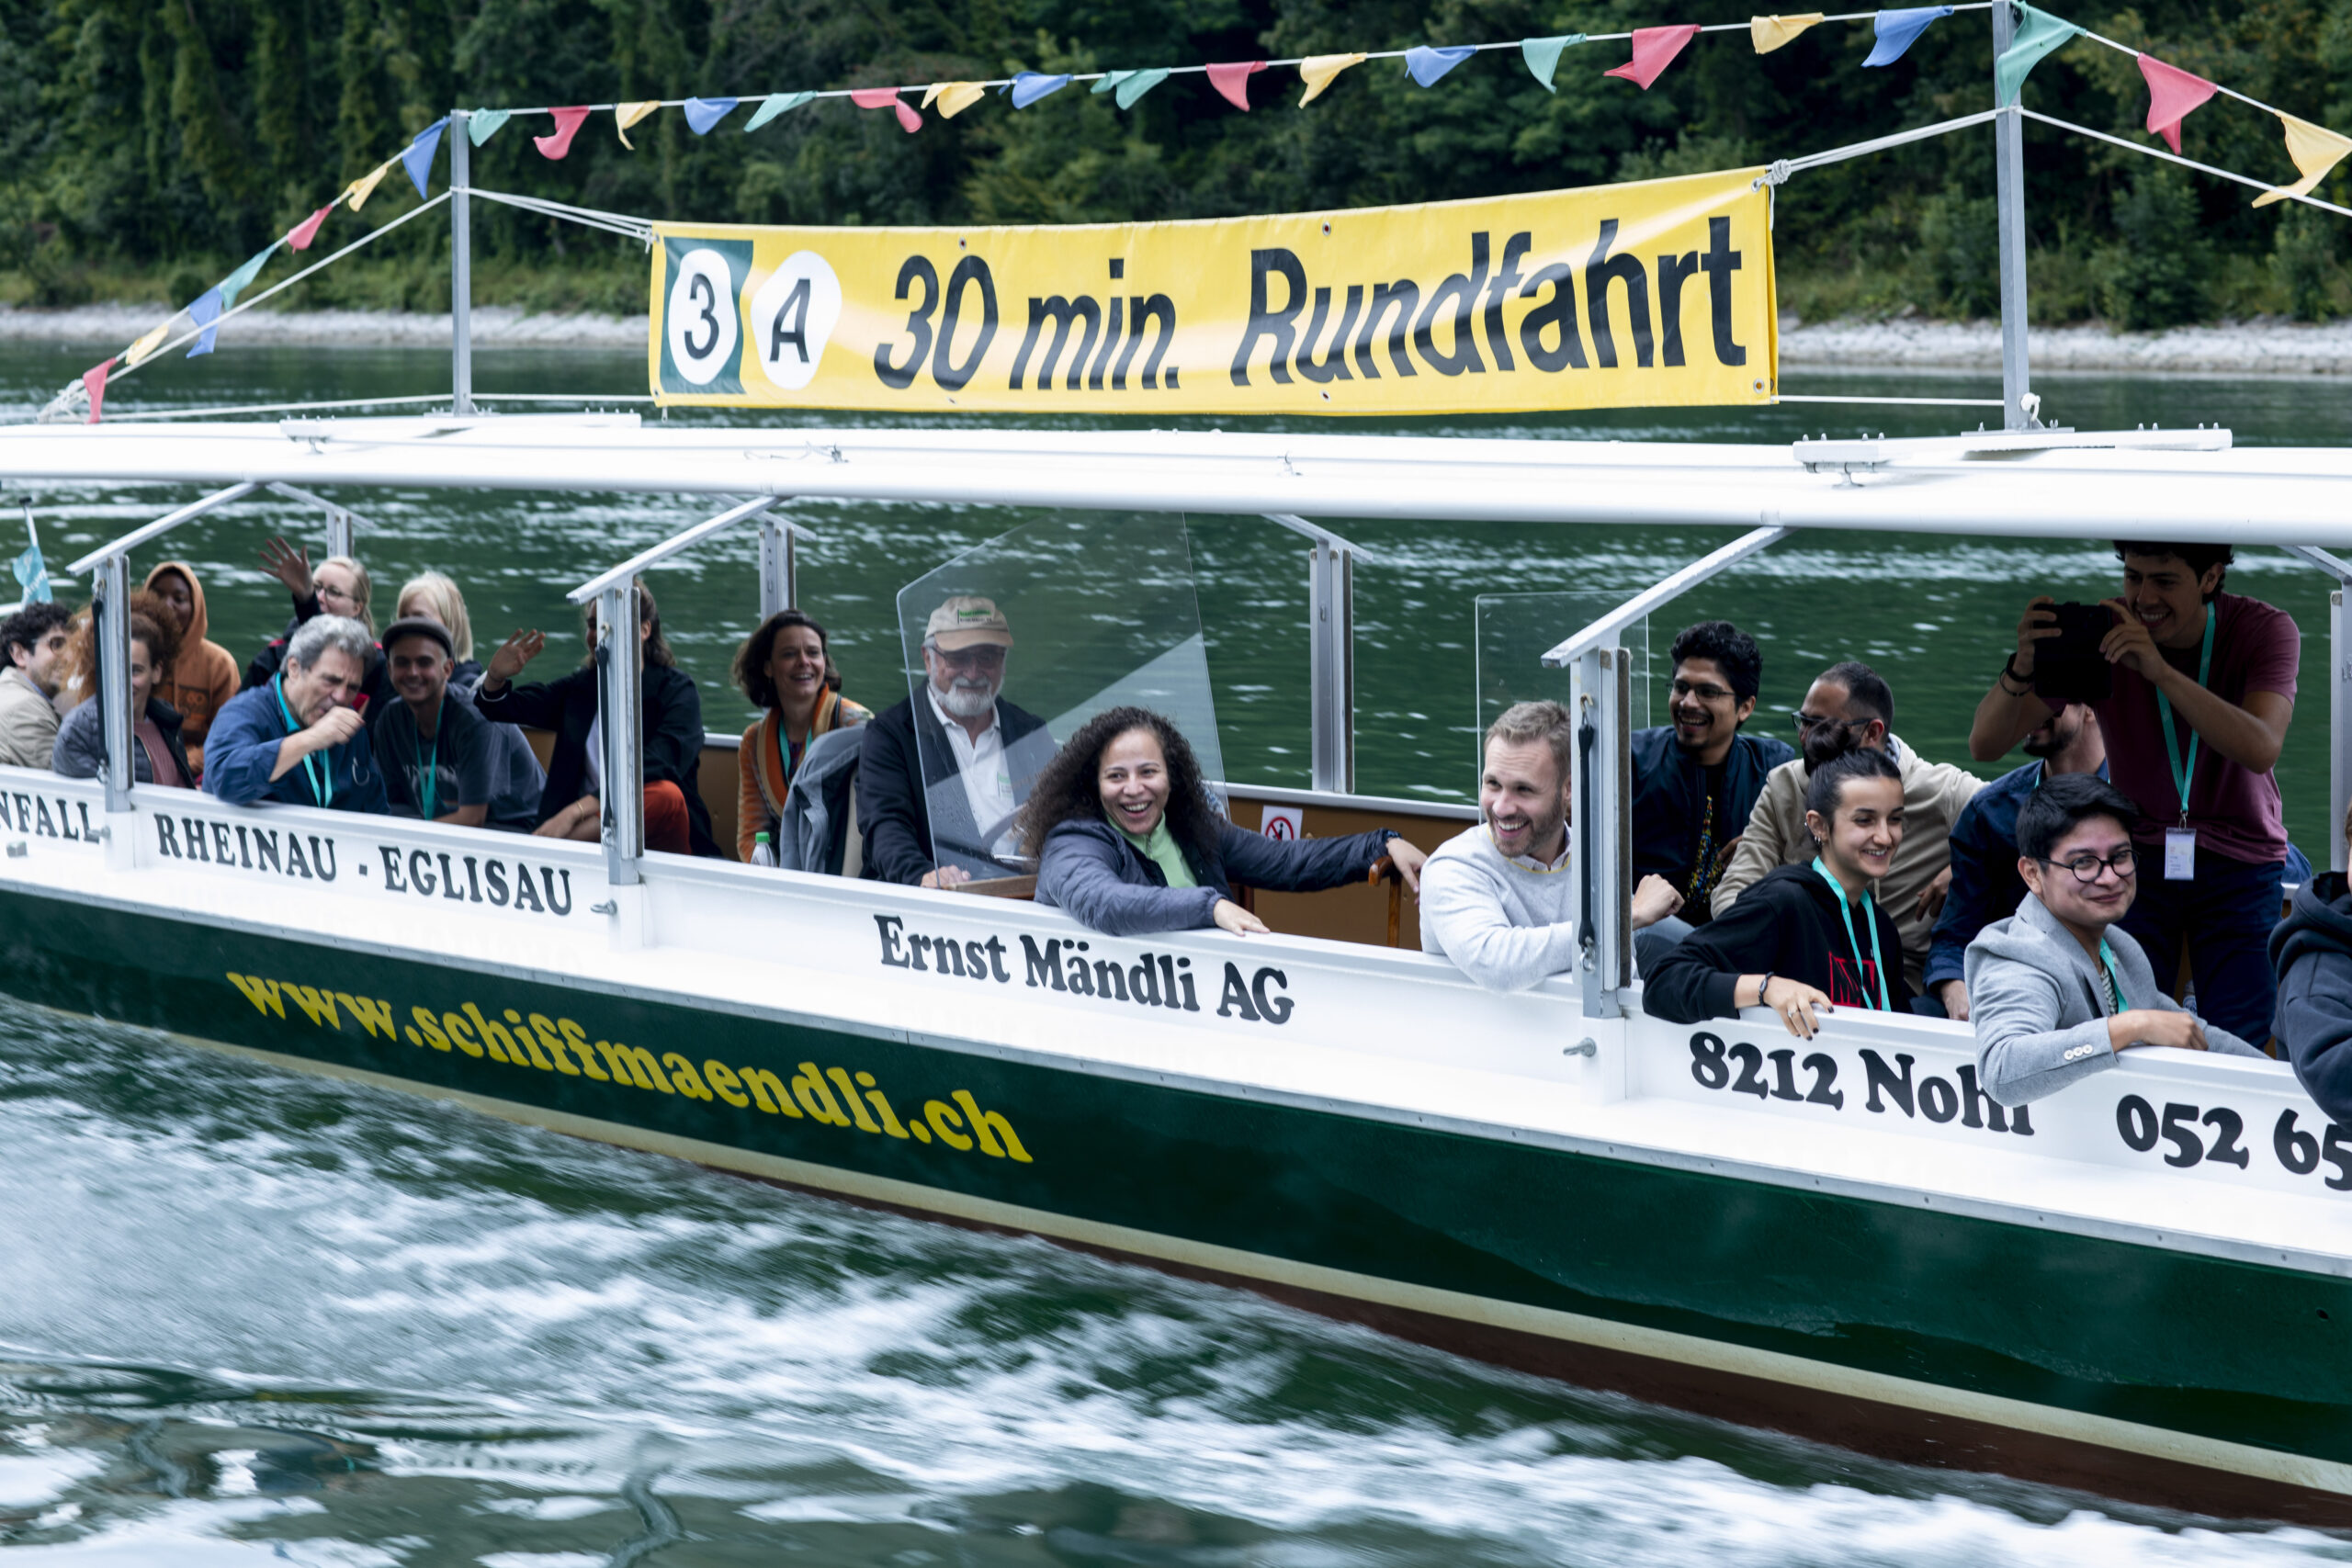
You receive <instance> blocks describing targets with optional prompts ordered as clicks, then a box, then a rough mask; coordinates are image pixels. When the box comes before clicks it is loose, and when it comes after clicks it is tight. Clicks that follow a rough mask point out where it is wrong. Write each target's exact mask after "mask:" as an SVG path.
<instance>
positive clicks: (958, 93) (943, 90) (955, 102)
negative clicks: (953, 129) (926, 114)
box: [921, 82, 989, 119]
mask: <svg viewBox="0 0 2352 1568" xmlns="http://www.w3.org/2000/svg"><path fill="white" fill-rule="evenodd" d="M987 96H989V90H988V89H987V88H986V87H983V86H981V85H979V84H978V82H933V84H932V85H930V86H929V87H927V88H925V89H924V90H923V95H922V106H921V107H923V108H929V107H931V106H932V105H933V104H937V105H938V106H939V118H942V119H954V118H956V116H957V115H959V114H962V113H963V112H964V111H965V110H966V109H967V108H970V107H972V106H973V105H974V104H977V103H978V102H979V101H980V100H981V99H982V98H985V97H987Z"/></svg>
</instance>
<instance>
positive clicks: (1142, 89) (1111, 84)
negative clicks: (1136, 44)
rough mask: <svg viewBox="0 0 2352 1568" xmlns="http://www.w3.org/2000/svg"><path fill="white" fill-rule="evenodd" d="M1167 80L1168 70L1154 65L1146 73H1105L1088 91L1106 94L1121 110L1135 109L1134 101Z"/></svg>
mask: <svg viewBox="0 0 2352 1568" xmlns="http://www.w3.org/2000/svg"><path fill="white" fill-rule="evenodd" d="M1167 80H1168V68H1167V67H1166V66H1164V65H1155V66H1153V67H1152V68H1151V69H1149V70H1148V71H1106V72H1104V73H1103V79H1102V80H1101V81H1099V82H1097V83H1095V84H1094V85H1093V86H1092V87H1091V88H1090V89H1089V91H1091V92H1096V93H1108V94H1110V95H1111V96H1112V97H1113V100H1114V102H1116V103H1117V104H1118V106H1119V107H1121V108H1123V109H1131V108H1133V107H1136V99H1137V98H1140V97H1142V96H1144V95H1145V94H1146V93H1148V92H1150V91H1151V90H1152V89H1153V88H1154V87H1157V86H1159V85H1160V84H1161V83H1162V82H1165V81H1167Z"/></svg>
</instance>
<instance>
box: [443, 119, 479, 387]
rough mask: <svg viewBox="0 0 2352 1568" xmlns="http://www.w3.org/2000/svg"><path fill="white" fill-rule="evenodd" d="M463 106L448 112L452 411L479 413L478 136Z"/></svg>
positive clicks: (450, 384)
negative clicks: (474, 197)
mask: <svg viewBox="0 0 2352 1568" xmlns="http://www.w3.org/2000/svg"><path fill="white" fill-rule="evenodd" d="M471 118H473V117H472V116H470V115H469V114H467V113H466V111H465V110H463V109H454V110H452V111H451V112H450V115H449V132H448V135H449V412H451V413H452V414H454V415H456V416H457V417H458V418H460V419H463V418H465V417H466V416H468V415H469V414H471V413H472V412H474V335H473V334H474V327H473V305H474V254H473V252H474V225H473V212H472V209H471V207H470V206H469V197H470V195H471V193H470V191H469V188H468V187H469V186H471V185H472V184H473V151H474V143H473V138H472V136H470V135H469V133H468V130H467V122H468V121H469V120H470V119H471Z"/></svg>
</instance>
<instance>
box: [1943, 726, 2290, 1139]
mask: <svg viewBox="0 0 2352 1568" xmlns="http://www.w3.org/2000/svg"><path fill="white" fill-rule="evenodd" d="M2139 814H2140V813H2139V808H2138V807H2135V806H2134V805H2133V804H2132V803H2131V797H2130V796H2129V795H2125V794H2124V793H2123V792H2122V791H2121V790H2119V789H2117V788H2116V787H2115V786H2114V785H2113V784H2109V783H2108V782H2107V781H2106V780H2105V779H2102V778H2098V777H2095V776H2093V775H2092V774H2089V773H2066V774H2063V775H2061V776H2060V777H2057V778H2053V779H2052V780H2050V781H2049V782H2048V783H2046V784H2043V785H2042V786H2041V788H2040V789H2038V790H2036V791H2034V793H2033V794H2032V795H2029V796H2027V797H2026V801H2025V804H2024V805H2022V806H2020V807H2018V875H2020V876H2022V877H2024V878H2025V884H2026V888H2027V893H2026V897H2025V901H2024V902H2023V903H2021V904H2019V905H2018V912H2017V913H2016V914H2015V915H2013V916H2011V917H2010V918H2009V919H2006V920H1996V921H1994V922H1993V923H1992V924H1991V925H1989V926H1986V927H1985V929H1984V931H1980V932H1979V933H1977V937H1976V940H1975V941H1974V942H1971V943H1969V945H1968V994H1969V997H1970V998H1971V1000H1972V1001H1973V1006H1974V1016H1973V1019H1972V1021H1973V1023H1974V1024H1975V1026H1976V1066H1977V1073H1978V1076H1979V1077H1980V1079H1981V1080H1982V1082H1983V1083H1984V1086H1985V1093H1987V1094H1989V1095H1991V1096H1992V1097H1993V1098H1994V1099H1995V1100H1999V1101H2000V1102H2001V1103H2002V1104H2004V1105H2022V1104H2024V1103H2026V1102H2027V1101H2028V1100H2040V1099H2041V1098H2042V1097H2043V1096H2044V1095H2048V1094H2053V1093H2055V1092H2056V1091H2057V1090H2059V1089H2064V1088H2065V1087H2066V1085H2068V1084H2070V1083H2072V1082H2074V1081H2075V1079H2076V1078H2079V1077H2086V1076H2088V1075H2089V1074H2092V1073H2096V1072H2102V1071H2104V1070H2105V1069H2107V1068H2108V1067H2110V1066H2114V1064H2115V1058H2116V1055H2117V1053H2119V1052H2122V1051H2128V1050H2130V1049H2131V1048H2132V1047H2134V1046H2139V1045H2168V1046H2172V1047H2174V1048H2176V1049H2179V1050H2188V1051H2213V1052H2218V1053H2221V1054H2222V1055H2232V1056H2260V1055H2264V1053H2262V1052H2260V1051H2257V1050H2256V1049H2255V1048H2254V1047H2253V1046H2251V1045H2249V1044H2247V1043H2245V1041H2243V1040H2241V1039H2239V1038H2238V1037H2237V1036H2236V1035H2234V1034H2232V1033H2230V1032H2228V1031H2226V1030H2224V1029H2222V1028H2221V1027H2220V1026H2219V1025H2217V1024H2211V1023H2208V1022H2206V1021H2204V1020H2202V1019H2200V1018H2199V1017H2198V1016H2197V1015H2196V1014H2195V1013H2193V1012H2191V1011H2189V1010H2188V1009H2186V1008H2184V1007H2182V1006H2181V1005H2180V1004H2179V1003H2178V1002H2176V1001H2174V1000H2173V999H2172V998H2170V997H2169V996H2167V995H2165V988H2164V987H2162V986H2160V985H2158V984H2157V983H2156V976H2155V972H2154V970H2153V969H2151V968H2150V967H2149V965H2148V958H2147V954H2146V953H2143V952H2142V951H2141V950H2140V944H2139V943H2138V942H2134V941H2132V940H2131V936H2130V934H2129V933H2128V932H2126V931H2124V930H2123V928H2122V927H2121V926H2120V925H2119V924H2118V923H2117V922H2118V921H2120V920H2121V919H2123V917H2124V916H2125V914H2127V913H2128V912H2130V910H2131V903H2132V899H2133V898H2134V897H2136V896H2137V894H2138V892H2139V888H2140V856H2139V854H2138V853H2137V852H2135V851H2134V850H2133V849H2132V846H2131V822H2132V821H2133V819H2135V818H2137V817H2138V816H2139Z"/></svg>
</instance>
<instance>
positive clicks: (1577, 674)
mask: <svg viewBox="0 0 2352 1568" xmlns="http://www.w3.org/2000/svg"><path fill="white" fill-rule="evenodd" d="M1570 674H1571V677H1572V679H1573V681H1574V682H1575V683H1574V686H1573V688H1572V694H1573V696H1574V698H1575V703H1576V710H1575V711H1576V722H1577V768H1576V779H1575V786H1576V788H1575V796H1576V821H1575V824H1574V827H1573V831H1574V832H1575V834H1576V846H1577V855H1576V866H1577V895H1578V897H1577V907H1578V909H1579V912H1580V913H1581V914H1582V916H1583V922H1584V929H1583V931H1581V932H1580V933H1579V942H1580V945H1581V947H1582V953H1581V956H1580V957H1579V959H1578V961H1577V990H1578V991H1579V992H1580V993H1581V994H1582V997H1583V1001H1584V1014H1585V1016H1586V1017H1587V1018H1617V1017H1621V1016H1623V1012H1624V992H1625V990H1626V988H1627V987H1630V986H1631V985H1632V984H1633V983H1634V910H1633V886H1632V883H1631V881H1630V879H1629V878H1628V877H1627V876H1626V875H1625V868H1626V866H1628V865H1629V864H1631V858H1630V842H1631V837H1632V826H1631V824H1630V823H1629V822H1628V821H1627V819H1626V803H1627V801H1628V800H1629V798H1630V797H1631V795H1632V786H1631V781H1630V777H1629V774H1630V771H1631V768H1632V764H1633V752H1632V750H1631V742H1630V738H1629V737H1628V735H1627V733H1626V730H1625V716H1626V714H1627V713H1628V712H1629V711H1630V705H1631V703H1632V700H1633V682H1632V669H1631V657H1630V655H1629V654H1628V653H1627V651H1626V650H1625V649H1623V648H1589V649H1585V650H1584V651H1583V652H1582V653H1581V654H1579V655H1578V656H1577V660H1576V662H1575V663H1574V664H1573V665H1571V666H1570Z"/></svg>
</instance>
